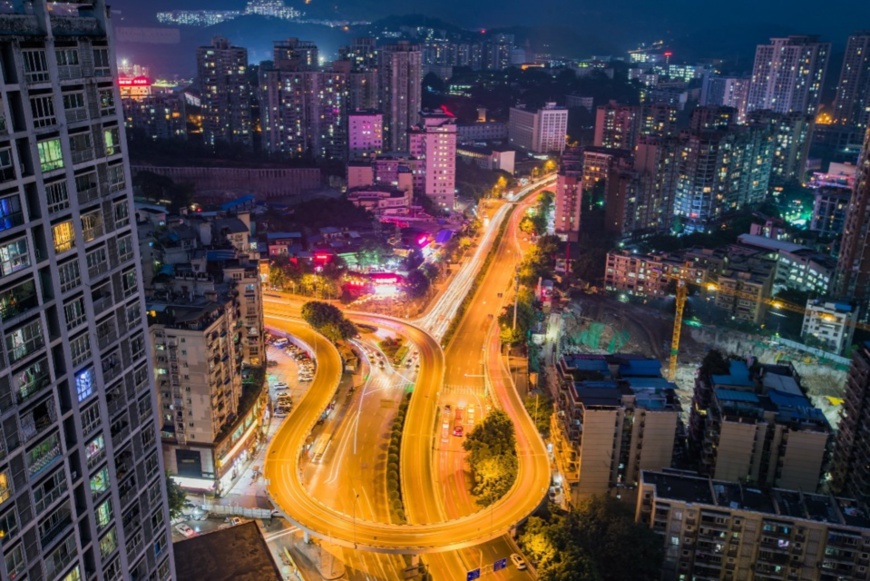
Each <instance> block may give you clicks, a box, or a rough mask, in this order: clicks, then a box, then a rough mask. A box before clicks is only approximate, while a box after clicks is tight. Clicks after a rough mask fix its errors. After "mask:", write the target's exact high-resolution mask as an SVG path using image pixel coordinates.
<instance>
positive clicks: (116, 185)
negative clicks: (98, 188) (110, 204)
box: [108, 165, 125, 192]
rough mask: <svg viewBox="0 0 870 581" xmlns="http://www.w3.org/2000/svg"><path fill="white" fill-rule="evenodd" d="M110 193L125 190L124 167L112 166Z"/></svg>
mask: <svg viewBox="0 0 870 581" xmlns="http://www.w3.org/2000/svg"><path fill="white" fill-rule="evenodd" d="M108 170H109V191H110V192H120V191H121V190H123V189H124V186H125V181H124V166H123V165H110V166H109V168H108Z"/></svg>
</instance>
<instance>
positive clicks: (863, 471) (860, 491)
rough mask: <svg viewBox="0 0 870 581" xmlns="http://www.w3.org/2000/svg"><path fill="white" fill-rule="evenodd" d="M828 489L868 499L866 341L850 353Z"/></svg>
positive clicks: (869, 363) (869, 364)
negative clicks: (829, 487)
mask: <svg viewBox="0 0 870 581" xmlns="http://www.w3.org/2000/svg"><path fill="white" fill-rule="evenodd" d="M831 490H833V491H834V492H835V493H836V494H848V495H850V496H854V497H855V498H857V499H859V500H861V501H862V502H870V344H868V343H867V342H865V343H864V344H862V345H860V346H859V348H858V349H856V350H855V353H854V354H853V355H852V362H851V365H850V366H849V374H848V375H847V376H846V395H845V401H844V402H843V416H842V418H841V419H840V425H839V426H838V430H837V440H836V443H835V445H834V453H833V459H832V461H831Z"/></svg>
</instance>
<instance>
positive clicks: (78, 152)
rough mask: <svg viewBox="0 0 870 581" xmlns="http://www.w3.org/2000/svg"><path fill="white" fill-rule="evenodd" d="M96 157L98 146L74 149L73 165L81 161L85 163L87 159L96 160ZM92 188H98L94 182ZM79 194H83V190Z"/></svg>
mask: <svg viewBox="0 0 870 581" xmlns="http://www.w3.org/2000/svg"><path fill="white" fill-rule="evenodd" d="M96 157H97V150H96V148H93V147H87V148H84V149H74V150H73V151H72V162H73V165H76V164H79V163H84V162H86V161H91V160H94V159H96ZM92 189H94V190H96V189H97V188H96V184H94V187H93V188H92ZM79 195H81V192H79ZM79 199H80V200H81V198H79Z"/></svg>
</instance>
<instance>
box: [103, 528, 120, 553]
mask: <svg viewBox="0 0 870 581" xmlns="http://www.w3.org/2000/svg"><path fill="white" fill-rule="evenodd" d="M117 548H118V539H117V538H115V529H111V530H110V531H109V532H108V533H106V534H105V535H104V536H103V538H101V539H100V554H101V555H103V557H108V556H109V555H111V554H112V552H113V551H114V550H115V549H117Z"/></svg>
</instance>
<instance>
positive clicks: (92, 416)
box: [82, 403, 100, 436]
mask: <svg viewBox="0 0 870 581" xmlns="http://www.w3.org/2000/svg"><path fill="white" fill-rule="evenodd" d="M99 426H100V407H99V404H98V403H93V404H91V405H90V407H88V408H87V409H85V410H83V411H82V433H83V434H84V435H85V436H87V435H88V434H90V433H91V432H93V431H94V430H95V429H96V428H98V427H99Z"/></svg>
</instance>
